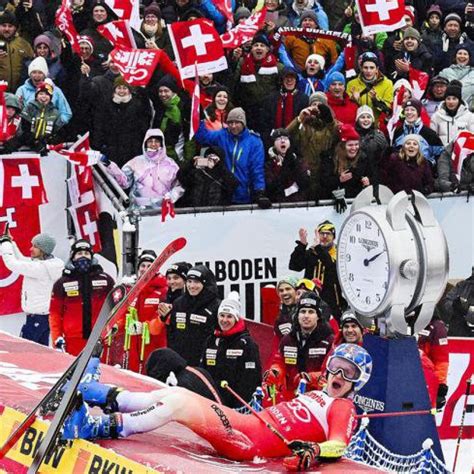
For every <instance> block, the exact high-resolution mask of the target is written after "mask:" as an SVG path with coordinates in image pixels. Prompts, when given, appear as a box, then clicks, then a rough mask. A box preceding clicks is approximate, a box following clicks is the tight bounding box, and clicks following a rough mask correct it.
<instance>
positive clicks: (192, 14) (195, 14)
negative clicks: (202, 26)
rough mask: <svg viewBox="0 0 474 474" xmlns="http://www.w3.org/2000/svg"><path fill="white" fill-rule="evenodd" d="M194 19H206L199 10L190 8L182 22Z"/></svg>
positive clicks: (184, 14)
mask: <svg viewBox="0 0 474 474" xmlns="http://www.w3.org/2000/svg"><path fill="white" fill-rule="evenodd" d="M192 18H204V15H203V13H202V12H201V11H200V10H198V9H197V8H190V9H189V10H186V11H185V12H184V13H183V15H182V16H181V19H180V21H190V20H191V19H192Z"/></svg>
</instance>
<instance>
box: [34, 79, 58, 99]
mask: <svg viewBox="0 0 474 474" xmlns="http://www.w3.org/2000/svg"><path fill="white" fill-rule="evenodd" d="M40 92H46V93H47V94H49V95H50V96H51V97H53V92H54V86H53V84H52V83H51V82H47V81H44V82H40V83H39V84H38V85H37V86H36V91H35V97H36V95H37V94H39V93H40Z"/></svg>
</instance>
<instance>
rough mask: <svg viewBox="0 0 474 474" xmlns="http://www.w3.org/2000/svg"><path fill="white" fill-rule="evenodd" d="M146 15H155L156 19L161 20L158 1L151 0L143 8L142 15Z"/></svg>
mask: <svg viewBox="0 0 474 474" xmlns="http://www.w3.org/2000/svg"><path fill="white" fill-rule="evenodd" d="M147 15H155V16H156V18H158V20H161V9H160V6H159V5H158V3H156V2H151V3H150V5H148V6H147V7H145V9H144V10H143V16H144V17H145V16H147Z"/></svg>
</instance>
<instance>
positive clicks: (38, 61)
mask: <svg viewBox="0 0 474 474" xmlns="http://www.w3.org/2000/svg"><path fill="white" fill-rule="evenodd" d="M33 71H40V72H42V73H43V74H44V75H45V77H47V76H48V72H49V71H48V63H47V62H46V59H44V58H43V57H42V56H38V57H37V58H35V59H33V61H31V63H30V65H29V66H28V76H29V75H31V73H32V72H33Z"/></svg>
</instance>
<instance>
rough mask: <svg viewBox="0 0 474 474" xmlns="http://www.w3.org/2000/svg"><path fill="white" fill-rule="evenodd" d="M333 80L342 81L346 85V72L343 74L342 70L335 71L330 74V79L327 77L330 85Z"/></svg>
mask: <svg viewBox="0 0 474 474" xmlns="http://www.w3.org/2000/svg"><path fill="white" fill-rule="evenodd" d="M333 82H342V83H343V84H344V85H346V78H345V77H344V74H342V72H339V71H334V72H332V73H331V74H329V76H328V79H327V84H328V87H329V86H330V85H331V84H332V83H333Z"/></svg>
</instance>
